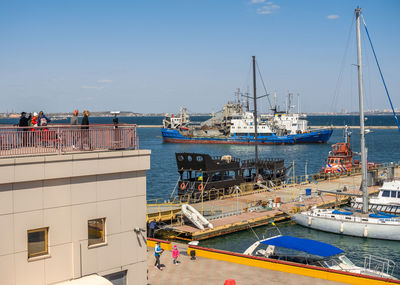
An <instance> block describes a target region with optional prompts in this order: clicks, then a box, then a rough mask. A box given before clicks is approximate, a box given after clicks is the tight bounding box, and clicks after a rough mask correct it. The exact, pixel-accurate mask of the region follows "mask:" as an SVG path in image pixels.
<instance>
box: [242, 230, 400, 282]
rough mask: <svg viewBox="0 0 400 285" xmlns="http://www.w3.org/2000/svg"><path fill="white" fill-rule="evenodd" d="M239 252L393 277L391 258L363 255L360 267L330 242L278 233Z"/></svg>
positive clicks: (393, 264) (351, 271)
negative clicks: (362, 263)
mask: <svg viewBox="0 0 400 285" xmlns="http://www.w3.org/2000/svg"><path fill="white" fill-rule="evenodd" d="M243 254H245V255H251V256H258V257H264V258H271V259H275V260H281V261H288V262H294V263H300V264H305V265H312V266H317V267H322V268H327V269H334V270H340V271H345V272H350V273H356V274H364V275H370V276H375V277H381V278H391V279H396V278H395V277H393V276H392V274H393V271H394V268H395V267H396V264H395V263H394V262H393V261H392V260H389V259H386V258H381V257H377V256H373V255H368V256H365V260H364V267H360V266H357V265H355V264H354V262H352V261H351V260H350V259H349V258H348V257H347V256H346V255H345V254H344V252H343V250H341V249H340V248H337V247H335V246H333V245H330V244H328V243H324V242H320V241H316V240H311V239H305V238H298V237H293V236H287V235H281V234H279V235H276V236H273V237H269V238H264V239H261V240H258V241H256V242H255V243H253V244H252V245H251V246H250V247H248V248H247V249H246V250H245V252H244V253H243Z"/></svg>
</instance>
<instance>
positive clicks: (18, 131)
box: [0, 125, 139, 157]
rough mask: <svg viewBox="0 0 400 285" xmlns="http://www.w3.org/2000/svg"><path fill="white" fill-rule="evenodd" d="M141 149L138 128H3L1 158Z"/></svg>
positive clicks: (101, 126) (131, 126) (62, 126)
mask: <svg viewBox="0 0 400 285" xmlns="http://www.w3.org/2000/svg"><path fill="white" fill-rule="evenodd" d="M119 149H139V142H138V137H137V133H136V125H122V126H118V128H115V127H114V126H113V125H90V126H79V125H78V126H67V125H48V126H45V127H15V126H13V127H10V126H6V127H0V157H15V156H26V155H38V154H62V153H66V152H76V151H98V150H119Z"/></svg>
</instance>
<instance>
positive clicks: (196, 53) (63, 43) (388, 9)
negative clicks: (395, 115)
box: [0, 0, 400, 113]
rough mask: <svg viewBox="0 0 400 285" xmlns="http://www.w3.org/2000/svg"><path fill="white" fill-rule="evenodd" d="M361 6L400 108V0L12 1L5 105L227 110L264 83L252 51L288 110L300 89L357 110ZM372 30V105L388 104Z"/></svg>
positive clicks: (1, 86)
mask: <svg viewBox="0 0 400 285" xmlns="http://www.w3.org/2000/svg"><path fill="white" fill-rule="evenodd" d="M357 6H360V7H361V8H362V11H363V16H364V19H365V21H366V24H367V26H368V29H369V33H370V35H371V38H372V41H373V44H374V47H375V51H376V53H377V55H378V59H379V61H380V65H381V68H382V71H383V74H384V77H385V80H386V83H387V85H388V89H389V92H390V94H391V98H392V101H393V104H394V105H395V107H396V108H400V80H399V66H400V55H399V46H400V32H399V30H400V17H398V14H399V12H400V1H397V0H382V1H377V0H373V1H369V0H358V1H353V0H332V1H317V0H314V1H311V0H291V1H289V0H286V1H284V0H276V1H269V0H217V1H216V0H180V1H178V0H147V1H137V0H135V1H120V0H114V1H111V0H108V1H104V0H96V1H95V0H50V1H40V0H38V1H31V0H12V1H8V0H2V1H0V39H1V41H0V42H1V44H0V100H1V102H2V103H1V104H0V112H6V111H8V112H11V111H14V112H21V111H27V112H33V111H39V110H44V111H45V112H71V111H72V110H74V109H79V110H84V109H88V110H91V111H107V110H121V111H132V112H137V113H152V112H154V113H162V112H178V111H179V108H180V107H182V106H185V107H187V108H188V110H189V112H192V113H194V112H202V113H206V112H213V111H218V110H220V109H221V108H222V106H223V105H224V104H225V103H226V102H227V101H229V100H233V99H234V92H235V90H236V89H237V88H241V90H246V89H247V88H249V89H250V90H252V77H251V76H252V75H251V72H250V68H251V57H252V56H256V60H257V65H258V67H259V70H260V74H261V77H262V80H263V81H264V83H265V86H266V92H267V93H268V94H271V95H270V98H271V101H273V98H272V96H273V95H272V94H274V93H276V95H277V102H278V105H279V106H280V107H281V108H283V107H284V106H285V98H286V95H287V93H289V92H290V93H293V94H294V99H295V102H294V105H296V107H295V109H297V108H298V104H297V101H298V99H299V102H300V103H299V105H300V110H301V111H303V112H331V111H341V110H348V111H354V110H357V109H358V97H357V96H358V95H357V70H356V67H355V66H354V64H355V63H356V62H357V58H356V43H355V24H354V9H355V8H356V7H357ZM364 36H365V33H363V42H362V45H363V51H364V54H365V55H363V62H364V86H365V97H366V98H365V108H366V109H369V110H371V109H388V108H389V107H390V106H389V103H388V100H387V98H386V94H385V91H384V88H383V85H382V82H381V81H380V78H379V74H378V73H377V68H376V65H375V62H374V59H373V56H372V53H371V49H370V47H369V43H368V41H367V40H366V37H364ZM261 77H260V76H258V79H257V80H258V81H257V86H258V87H257V93H258V94H259V95H263V94H265V93H266V92H265V91H264V88H263V87H262V83H261ZM258 106H259V108H260V111H262V112H266V111H268V109H269V105H268V103H267V100H266V98H264V99H260V100H259V102H258Z"/></svg>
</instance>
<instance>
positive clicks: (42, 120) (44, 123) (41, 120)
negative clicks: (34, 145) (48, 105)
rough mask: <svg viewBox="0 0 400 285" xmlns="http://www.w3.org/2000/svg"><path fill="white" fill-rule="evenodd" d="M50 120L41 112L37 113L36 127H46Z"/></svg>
mask: <svg viewBox="0 0 400 285" xmlns="http://www.w3.org/2000/svg"><path fill="white" fill-rule="evenodd" d="M50 121H51V120H50V119H49V118H47V117H46V115H45V114H44V113H43V111H40V112H39V116H38V119H37V123H38V126H47V124H48V123H50Z"/></svg>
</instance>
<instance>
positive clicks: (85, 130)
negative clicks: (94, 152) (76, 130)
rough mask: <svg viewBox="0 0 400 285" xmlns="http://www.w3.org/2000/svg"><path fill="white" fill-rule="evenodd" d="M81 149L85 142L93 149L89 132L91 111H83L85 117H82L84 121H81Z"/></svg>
mask: <svg viewBox="0 0 400 285" xmlns="http://www.w3.org/2000/svg"><path fill="white" fill-rule="evenodd" d="M81 125H82V127H81V134H82V135H81V150H83V147H84V145H85V144H87V145H88V146H89V149H92V145H91V142H90V133H89V111H88V110H85V111H83V118H82V123H81Z"/></svg>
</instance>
